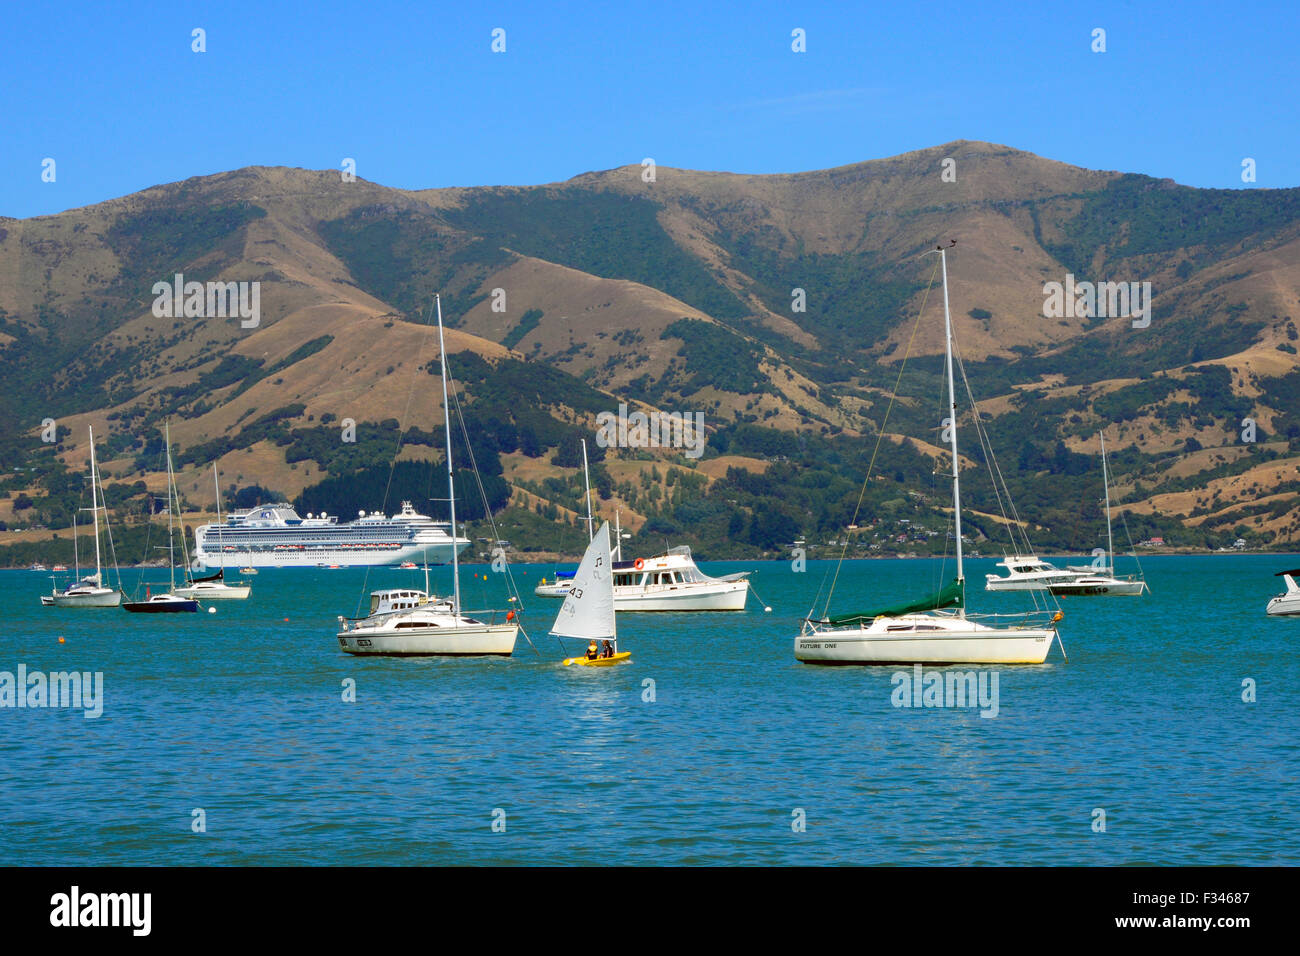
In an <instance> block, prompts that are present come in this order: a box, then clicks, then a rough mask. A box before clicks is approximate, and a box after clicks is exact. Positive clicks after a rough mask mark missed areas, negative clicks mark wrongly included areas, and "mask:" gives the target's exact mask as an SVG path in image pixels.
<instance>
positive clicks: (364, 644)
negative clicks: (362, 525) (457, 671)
mask: <svg viewBox="0 0 1300 956" xmlns="http://www.w3.org/2000/svg"><path fill="white" fill-rule="evenodd" d="M434 301H435V303H436V304H437V310H438V348H439V353H440V354H439V358H440V362H441V365H442V404H443V412H444V414H443V418H444V420H445V424H446V432H447V499H448V505H449V508H450V512H451V514H450V517H451V521H450V527H451V531H452V535H454V534H455V528H456V481H455V473H454V471H453V468H452V455H451V415H452V409H451V402H450V401H449V400H448V393H447V347H446V345H445V344H444V342H443V334H442V302H441V299H440V298H439V297H435V300H434ZM458 554H459V549H456V548H453V549H452V551H451V568H452V572H451V574H452V588H453V593H452V597H451V599H450V600H447V599H442V600H439V599H436V598H431V597H430V596H429V568H428V565H427V564H426V565H425V569H424V590H423V591H416V590H412V589H401V588H396V589H387V590H383V591H375V592H372V594H371V595H370V614H369V615H368V616H367V617H365V618H362V619H360V620H353V621H349V620H347V619H345V618H343V617H340V618H339V625H340V629H339V631H338V633H337V635H336V636H337V638H338V642H339V647H340V648H341V649H342V650H343V651H345V652H346V653H348V654H375V655H389V656H398V657H414V656H439V657H469V656H482V655H496V656H500V657H509V656H510V655H511V654H513V653H514V649H515V641H516V640H517V639H518V636H519V624H518V623H517V621H516V616H515V612H514V611H513V610H512V611H508V612H506V614H505V615H504V620H498V619H497V618H498V616H499V615H500V612H488V613H490V614H491V616H490V618H489V619H488V620H486V621H484V620H481V619H479V618H477V617H470V616H469V615H468V614H466V613H465V612H464V611H462V610H461V601H460V561H459V558H458Z"/></svg>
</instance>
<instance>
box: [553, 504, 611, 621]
mask: <svg viewBox="0 0 1300 956" xmlns="http://www.w3.org/2000/svg"><path fill="white" fill-rule="evenodd" d="M611 571H612V565H611V561H610V556H609V522H608V521H605V522H602V523H601V525H600V530H599V531H597V532H596V536H595V537H594V538H592V539H591V543H590V544H589V545H587V553H586V554H584V555H583V556H582V563H581V564H580V565H578V570H577V572H576V573H575V574H574V575H573V587H571V588H570V589H569V593H568V595H567V596H566V597H565V599H564V605H563V606H562V607H561V608H560V613H559V614H557V615H555V624H554V626H553V627H552V628H551V633H552V634H555V635H557V636H558V637H581V638H586V639H588V640H614V639H615V638H616V636H617V635H616V634H615V628H614V578H613V575H612V573H611Z"/></svg>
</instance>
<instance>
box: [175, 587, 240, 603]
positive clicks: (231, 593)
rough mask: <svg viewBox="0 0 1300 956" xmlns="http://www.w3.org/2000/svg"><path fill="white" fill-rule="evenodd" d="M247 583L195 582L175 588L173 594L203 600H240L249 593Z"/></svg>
mask: <svg viewBox="0 0 1300 956" xmlns="http://www.w3.org/2000/svg"><path fill="white" fill-rule="evenodd" d="M251 591H252V587H251V586H250V585H247V584H217V585H211V584H208V585H203V584H195V585H191V586H190V587H184V588H177V589H176V590H175V591H173V592H172V593H173V594H178V595H180V596H181V597H187V598H202V599H203V600H204V601H242V600H244V599H245V598H247V597H248V595H249V594H250V593H251Z"/></svg>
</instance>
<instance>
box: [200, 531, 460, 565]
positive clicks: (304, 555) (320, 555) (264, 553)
mask: <svg viewBox="0 0 1300 956" xmlns="http://www.w3.org/2000/svg"><path fill="white" fill-rule="evenodd" d="M469 544H470V543H469V540H468V539H467V538H459V539H457V541H456V545H457V547H458V550H459V551H464V550H465V549H466V548H468V547H469ZM451 551H452V541H451V538H450V537H448V538H447V540H446V541H445V542H436V543H431V544H410V545H403V546H401V547H392V548H376V547H374V546H367V547H364V548H363V547H347V546H334V547H329V546H326V547H318V546H308V545H300V544H282V545H273V546H271V547H270V548H268V549H266V550H262V549H258V550H255V551H254V550H248V549H236V550H228V551H226V553H225V554H224V555H220V554H215V553H212V552H210V551H208V550H206V549H205V548H202V547H200V548H199V549H198V550H197V551H195V557H194V563H195V566H196V567H203V568H215V567H218V566H219V565H220V564H221V563H222V562H223V561H224V562H225V564H226V567H248V568H314V567H316V566H317V565H321V564H325V565H331V564H336V565H338V566H339V567H341V568H364V567H380V566H382V565H387V564H401V563H402V562H403V561H414V562H417V563H421V564H422V563H425V562H428V563H429V564H450V563H451Z"/></svg>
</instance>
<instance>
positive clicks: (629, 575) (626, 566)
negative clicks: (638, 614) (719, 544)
mask: <svg viewBox="0 0 1300 956" xmlns="http://www.w3.org/2000/svg"><path fill="white" fill-rule="evenodd" d="M748 574H749V572H748V571H738V572H736V573H735V574H728V575H725V576H723V577H720V578H711V577H709V576H708V575H707V574H705V573H704V572H703V571H701V570H700V569H699V568H698V567H697V566H696V564H695V560H694V559H693V558H692V557H691V549H690V548H689V547H687V546H686V545H682V546H680V547H676V548H670V549H669V550H668V551H667V552H666V553H665V554H660V555H656V556H655V557H653V558H638V559H637V560H635V561H615V562H614V609H615V610H616V611H743V610H744V609H745V601H746V599H747V598H748V597H749V581H748V580H746V577H747V576H748ZM561 575H563V576H561ZM572 587H573V573H569V574H567V575H566V574H565V573H564V572H559V574H557V576H556V579H555V581H553V582H546V581H543V583H541V584H539V585H538V586H537V587H536V588H534V589H533V593H534V594H537V595H539V596H541V597H557V598H562V597H567V596H568V594H569V591H570V589H571V588H572Z"/></svg>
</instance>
